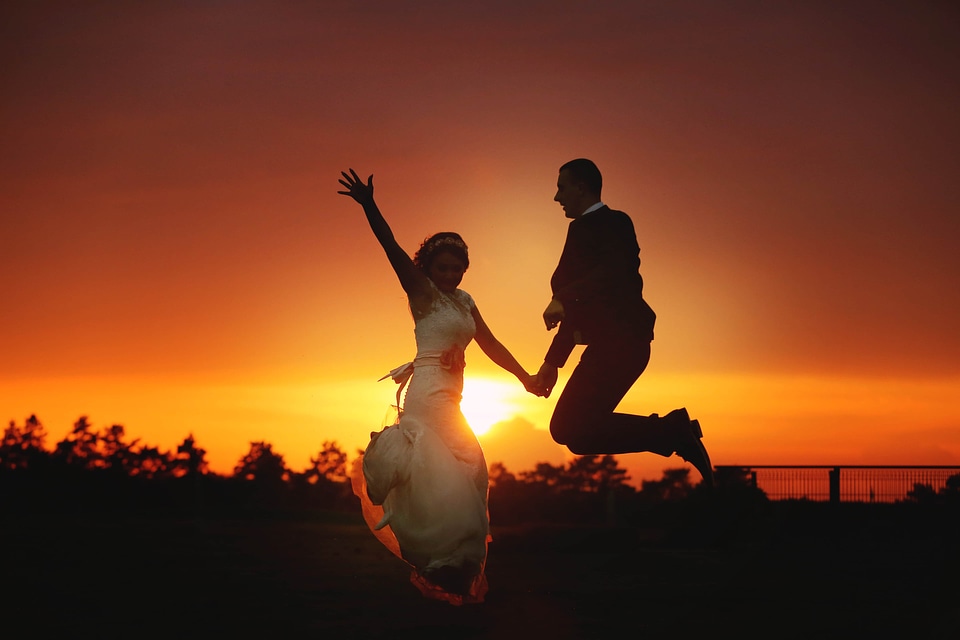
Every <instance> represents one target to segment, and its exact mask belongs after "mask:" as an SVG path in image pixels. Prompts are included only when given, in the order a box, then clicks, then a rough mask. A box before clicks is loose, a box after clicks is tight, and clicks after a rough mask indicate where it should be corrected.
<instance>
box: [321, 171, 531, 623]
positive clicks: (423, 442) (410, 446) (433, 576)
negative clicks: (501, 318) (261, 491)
mask: <svg viewBox="0 0 960 640" xmlns="http://www.w3.org/2000/svg"><path fill="white" fill-rule="evenodd" d="M341 174H342V176H343V177H342V178H341V179H340V180H339V182H340V184H342V185H343V186H344V187H345V189H346V190H345V191H338V192H337V193H340V194H343V195H346V196H350V197H351V198H353V199H354V200H356V201H357V202H358V203H359V204H360V205H362V206H363V211H364V213H365V214H366V217H367V221H368V222H369V223H370V228H371V229H372V230H373V233H374V235H375V236H376V238H377V240H378V241H379V242H380V244H381V246H382V247H383V249H384V251H385V252H386V254H387V258H388V259H389V261H390V264H391V266H392V267H393V270H394V272H396V274H397V277H398V278H399V279H400V285H401V286H402V287H403V290H404V291H405V292H406V294H407V299H408V302H409V305H410V311H411V313H412V314H413V320H414V335H415V337H416V343H417V355H416V358H415V359H414V360H413V361H412V362H410V363H407V364H406V365H403V366H401V367H398V368H396V369H394V370H393V371H391V372H390V375H391V376H392V377H393V379H394V380H395V381H396V382H398V383H400V384H401V385H404V384H406V383H407V381H408V380H409V386H407V387H406V396H405V399H404V402H403V406H402V409H401V411H400V416H399V419H398V420H397V422H396V423H395V424H393V425H390V426H388V427H386V428H385V429H383V430H382V431H380V432H377V433H372V434H371V437H370V443H369V445H367V448H366V451H365V452H364V454H363V456H362V458H361V461H358V464H357V467H356V468H355V472H354V478H353V480H354V491H355V492H356V493H357V495H358V496H359V497H360V500H361V502H362V503H363V509H364V516H365V518H366V519H367V523H368V524H369V525H370V526H371V528H372V529H373V530H374V533H375V534H377V537H378V538H379V539H380V540H381V541H382V542H383V543H384V544H385V545H386V546H387V547H388V548H389V549H391V550H392V551H393V552H394V553H395V554H397V555H398V556H400V557H401V558H403V559H404V560H406V561H407V562H408V563H410V564H411V565H412V566H413V568H414V571H413V574H412V576H411V579H412V581H413V582H414V584H416V585H417V586H418V587H419V588H420V589H421V591H423V593H424V594H425V595H427V596H429V597H433V598H438V599H443V600H447V601H448V602H452V603H454V604H461V603H463V602H480V601H482V600H483V597H484V594H485V593H486V590H487V583H486V577H485V575H484V565H485V563H486V557H487V542H488V540H489V522H488V512H487V466H486V462H485V460H484V457H483V451H482V450H481V448H480V443H479V442H478V441H477V438H476V436H475V435H474V433H473V431H472V430H471V429H470V427H469V425H468V424H467V421H466V419H465V418H464V417H463V414H462V413H461V411H460V394H461V392H462V391H463V370H464V366H465V361H464V349H465V348H466V347H467V345H468V344H469V343H470V341H471V340H476V341H477V344H478V345H479V346H480V348H481V349H482V350H483V352H484V353H485V354H486V355H487V356H488V357H489V358H490V359H491V360H492V361H493V362H495V363H496V364H497V365H499V366H500V367H502V368H503V369H505V370H506V371H509V372H510V373H512V374H514V375H515V376H516V377H517V378H518V379H519V380H520V381H521V382H522V383H523V385H524V387H525V388H526V389H527V390H528V391H531V392H535V391H534V389H535V385H536V376H532V375H530V374H528V373H527V372H526V371H525V370H524V369H523V367H521V366H520V364H519V363H518V362H517V360H516V358H514V357H513V355H511V353H510V352H509V351H508V350H507V348H506V347H504V346H503V345H502V344H501V343H500V341H499V340H497V339H496V338H495V337H494V335H493V333H492V332H491V331H490V329H489V327H488V326H487V324H486V323H485V322H484V320H483V317H482V316H481V315H480V312H479V311H478V310H477V305H476V304H475V303H474V301H473V298H472V297H471V296H470V294H468V293H467V292H465V291H463V290H462V289H459V288H458V287H459V285H460V281H461V280H462V279H463V274H464V272H465V271H466V270H467V267H468V266H469V257H468V253H467V245H466V244H465V243H464V241H463V239H462V238H461V237H460V236H459V235H458V234H456V233H451V232H444V233H438V234H436V235H433V236H431V237H430V238H428V239H427V240H425V241H424V242H423V244H422V245H421V246H420V249H419V250H418V251H417V252H416V254H415V255H414V257H413V259H411V258H410V256H409V255H407V253H406V252H405V251H404V250H403V249H402V248H401V247H400V245H399V244H398V243H397V241H396V240H395V239H394V236H393V232H392V231H391V230H390V227H389V225H388V224H387V222H386V220H385V219H384V218H383V215H382V214H381V213H380V210H379V208H378V207H377V205H376V203H375V202H374V198H373V176H372V175H371V176H370V177H369V178H368V179H367V182H366V183H364V182H363V181H362V180H360V178H359V176H358V175H357V174H356V172H354V170H353V169H350V173H349V174H348V173H346V172H341ZM402 388H403V387H402V386H401V389H402ZM397 395H398V404H399V396H400V393H399V392H398V394H397Z"/></svg>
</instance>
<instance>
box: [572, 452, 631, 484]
mask: <svg viewBox="0 0 960 640" xmlns="http://www.w3.org/2000/svg"><path fill="white" fill-rule="evenodd" d="M564 476H565V478H564V481H565V483H566V485H567V488H569V489H572V490H575V491H586V492H588V493H600V492H602V491H604V490H607V489H613V488H616V487H622V486H624V484H625V483H626V481H627V480H629V479H630V477H629V476H628V475H627V470H626V469H621V468H620V466H619V464H618V463H617V460H616V458H614V457H613V456H611V455H604V456H596V455H590V456H578V457H577V458H575V459H573V460H572V461H571V462H570V463H569V464H568V465H567V471H566V473H565V474H564Z"/></svg>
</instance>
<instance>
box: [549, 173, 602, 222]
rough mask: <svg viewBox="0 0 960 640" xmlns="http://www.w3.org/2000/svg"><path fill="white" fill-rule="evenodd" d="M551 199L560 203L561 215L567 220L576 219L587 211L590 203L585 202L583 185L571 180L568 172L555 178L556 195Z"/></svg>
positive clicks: (585, 195) (571, 177)
mask: <svg viewBox="0 0 960 640" xmlns="http://www.w3.org/2000/svg"><path fill="white" fill-rule="evenodd" d="M553 199H554V200H555V201H557V202H559V203H560V206H561V207H562V208H563V215H565V216H566V217H568V218H577V217H579V216H580V214H582V213H583V212H584V211H586V210H587V207H589V206H590V205H591V204H593V203H592V202H587V199H588V198H587V194H586V192H585V191H584V189H583V183H582V182H579V181H576V180H574V179H573V176H571V175H570V172H569V171H566V170H564V171H561V172H560V175H559V176H558V177H557V195H555V196H553Z"/></svg>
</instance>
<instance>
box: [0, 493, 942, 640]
mask: <svg viewBox="0 0 960 640" xmlns="http://www.w3.org/2000/svg"><path fill="white" fill-rule="evenodd" d="M954 507H956V505H954ZM957 511H958V509H956V508H952V509H944V508H937V509H920V508H918V507H917V505H899V506H895V505H872V506H866V505H839V506H837V507H832V506H831V505H823V504H792V505H789V504H781V503H772V504H771V505H768V506H766V507H765V508H764V510H763V512H762V513H751V514H749V515H742V514H735V513H734V514H731V513H728V512H724V511H723V510H722V509H720V510H719V511H717V510H701V511H693V512H690V513H684V514H681V515H680V516H674V517H672V518H671V519H670V521H669V524H665V523H663V522H661V524H660V525H658V526H650V525H645V526H616V527H609V526H579V527H578V526H559V525H539V526H535V525H525V526H516V527H500V528H497V527H494V529H493V536H494V541H493V542H492V543H491V544H490V556H489V560H488V565H487V575H488V579H489V583H490V592H489V594H488V596H487V601H486V602H485V603H483V604H479V605H464V606H462V607H454V606H451V605H448V604H445V603H441V602H436V601H431V600H427V599H425V598H423V597H422V596H421V595H420V593H419V591H417V590H416V588H415V587H414V586H413V585H411V584H410V583H409V581H408V574H409V571H408V569H407V568H406V566H405V565H404V564H403V563H401V562H400V561H399V560H398V559H396V558H394V557H393V556H392V555H390V553H389V552H388V551H386V550H385V549H384V548H383V547H381V546H380V545H379V543H378V542H376V540H375V539H374V538H373V536H372V535H371V534H370V533H369V531H367V530H366V529H365V528H364V527H363V526H362V525H361V524H360V520H359V517H358V516H354V515H352V514H315V515H314V516H313V517H312V518H310V519H309V520H308V519H306V518H303V517H300V518H277V517H273V518H247V519H226V518H219V519H213V518H205V519H201V518H174V517H159V516H155V515H154V516H151V515H138V516H132V515H102V514H101V515H97V516H92V515H87V516H83V515H76V514H75V515H69V516H68V515H64V516H57V517H51V516H37V515H29V516H27V515H20V516H9V515H8V516H7V517H6V518H5V519H4V520H2V521H0V527H2V528H0V544H2V549H3V552H2V555H0V563H2V564H0V569H2V578H3V585H4V590H5V591H6V592H7V595H0V615H2V616H3V623H2V625H0V629H3V630H5V631H7V632H9V631H11V630H17V629H18V630H20V633H17V634H16V635H7V633H3V635H4V636H6V637H11V638H12V637H18V638H21V637H50V636H51V634H53V635H54V637H55V636H57V635H61V634H63V633H65V632H69V633H70V634H71V635H78V634H81V633H82V634H83V635H86V633H83V632H92V633H93V634H95V635H96V636H98V637H119V636H124V637H127V636H146V637H160V636H165V635H168V634H169V635H176V636H179V637H183V636H186V637H193V636H200V635H208V636H212V637H221V636H226V635H230V636H234V637H238V636H239V637H249V636H261V635H264V634H266V635H267V637H271V638H274V637H280V636H282V635H288V634H296V633H302V632H308V633H311V635H313V634H317V637H330V638H376V637H419V638H434V637H438V638H525V639H531V638H551V639H554V638H601V637H605V636H612V635H613V634H616V636H617V637H630V636H639V637H644V636H646V637H653V634H658V635H663V634H670V635H674V636H676V637H682V638H686V637H696V636H700V637H722V636H723V635H725V634H738V635H745V637H750V638H793V637H797V638H810V637H821V638H822V637H843V636H846V637H851V638H857V637H862V636H864V635H866V634H868V633H881V634H882V636H881V637H958V633H960V576H958V573H957V571H958V567H960V562H958V560H960V535H958V534H960V531H958V523H960V517H958V514H957ZM24 632H26V633H24Z"/></svg>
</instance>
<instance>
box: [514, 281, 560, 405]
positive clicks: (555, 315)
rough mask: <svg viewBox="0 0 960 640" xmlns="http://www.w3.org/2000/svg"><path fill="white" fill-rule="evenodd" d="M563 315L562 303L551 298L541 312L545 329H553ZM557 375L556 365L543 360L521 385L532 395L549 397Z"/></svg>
mask: <svg viewBox="0 0 960 640" xmlns="http://www.w3.org/2000/svg"><path fill="white" fill-rule="evenodd" d="M564 315H565V313H564V309H563V303H562V302H560V301H559V300H557V299H556V298H554V299H552V300H551V301H550V304H548V305H547V308H546V309H545V310H544V312H543V323H544V325H545V326H546V327H547V331H550V330H551V329H555V328H556V327H557V325H559V324H560V321H561V320H563V318H564ZM557 376H558V372H557V367H555V366H553V365H552V364H548V363H546V362H544V363H543V364H542V365H540V370H539V371H537V373H536V375H532V376H527V379H526V380H524V381H523V386H524V388H526V390H527V391H529V392H530V393H532V394H534V395H537V396H540V397H541V398H549V397H550V394H551V393H552V392H553V387H554V385H556V384H557Z"/></svg>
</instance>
